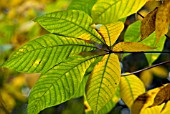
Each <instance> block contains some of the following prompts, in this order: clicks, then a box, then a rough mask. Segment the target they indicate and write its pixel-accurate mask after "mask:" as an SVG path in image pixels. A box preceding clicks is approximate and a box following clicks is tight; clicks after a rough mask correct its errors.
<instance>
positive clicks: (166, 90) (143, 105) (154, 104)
mask: <svg viewBox="0 0 170 114" xmlns="http://www.w3.org/2000/svg"><path fill="white" fill-rule="evenodd" d="M169 99H170V85H169V84H165V85H163V86H161V87H158V88H155V89H152V90H149V91H148V92H147V93H144V94H142V95H140V96H139V97H138V98H137V99H136V100H135V102H134V104H133V106H132V109H131V111H132V112H131V113H132V114H155V113H156V114H162V113H165V112H169V107H166V103H167V102H169Z"/></svg>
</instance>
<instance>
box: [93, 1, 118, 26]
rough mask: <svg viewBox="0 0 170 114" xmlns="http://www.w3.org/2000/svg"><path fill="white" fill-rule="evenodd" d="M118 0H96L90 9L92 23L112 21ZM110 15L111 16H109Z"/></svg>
mask: <svg viewBox="0 0 170 114" xmlns="http://www.w3.org/2000/svg"><path fill="white" fill-rule="evenodd" d="M117 2H118V0H98V1H97V2H96V3H95V4H94V6H93V8H92V18H93V21H94V23H102V24H106V23H111V22H114V21H113V17H112V15H113V14H114V7H115V4H116V3H117ZM110 14H112V15H110Z"/></svg>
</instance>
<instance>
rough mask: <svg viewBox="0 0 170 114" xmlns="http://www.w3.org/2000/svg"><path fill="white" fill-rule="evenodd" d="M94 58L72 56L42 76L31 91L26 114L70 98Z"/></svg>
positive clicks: (31, 113) (32, 113)
mask: <svg viewBox="0 0 170 114" xmlns="http://www.w3.org/2000/svg"><path fill="white" fill-rule="evenodd" d="M95 58H96V57H95V56H92V57H82V56H73V57H70V58H69V59H67V60H66V61H65V62H62V63H60V64H58V65H56V66H54V67H53V68H51V69H50V70H49V71H48V72H46V73H45V74H43V75H42V76H41V77H40V79H39V80H38V82H37V83H36V84H35V86H34V87H33V89H32V91H31V94H30V97H29V105H28V114H36V113H38V112H39V111H41V110H43V109H45V108H47V107H50V106H54V105H57V104H60V103H62V102H64V101H66V100H69V99H70V98H72V97H73V96H74V94H75V93H76V91H77V89H78V88H77V87H79V86H80V84H81V81H82V79H83V76H84V74H85V72H86V69H87V68H88V67H89V66H90V64H91V63H92V62H93V61H94V60H95Z"/></svg>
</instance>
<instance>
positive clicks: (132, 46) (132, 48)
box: [112, 42, 153, 52]
mask: <svg viewBox="0 0 170 114" xmlns="http://www.w3.org/2000/svg"><path fill="white" fill-rule="evenodd" d="M151 49H153V48H151V47H149V46H146V45H144V44H141V43H138V42H120V43H118V44H116V45H115V46H114V47H113V49H112V50H113V51H114V52H121V51H125V52H143V51H149V50H151Z"/></svg>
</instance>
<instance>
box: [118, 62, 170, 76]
mask: <svg viewBox="0 0 170 114" xmlns="http://www.w3.org/2000/svg"><path fill="white" fill-rule="evenodd" d="M167 63H170V60H169V61H165V62H162V63H158V64H155V65H152V66H150V67H146V68H143V69H141V70H137V71H134V72H131V73H123V74H121V75H122V76H128V75H132V74H136V73H139V72H142V71H145V70H149V69H151V68H154V67H157V66H160V65H163V64H167Z"/></svg>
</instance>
